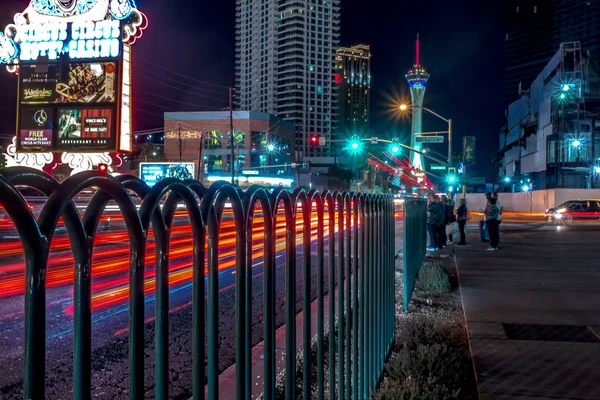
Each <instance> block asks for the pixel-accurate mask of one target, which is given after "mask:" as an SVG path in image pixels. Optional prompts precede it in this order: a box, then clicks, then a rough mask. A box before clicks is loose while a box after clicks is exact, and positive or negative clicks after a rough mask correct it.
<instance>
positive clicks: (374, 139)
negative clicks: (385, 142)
mask: <svg viewBox="0 0 600 400" xmlns="http://www.w3.org/2000/svg"><path fill="white" fill-rule="evenodd" d="M377 143H379V138H378V137H372V138H371V144H377Z"/></svg>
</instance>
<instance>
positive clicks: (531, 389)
mask: <svg viewBox="0 0 600 400" xmlns="http://www.w3.org/2000/svg"><path fill="white" fill-rule="evenodd" d="M468 239H469V240H470V241H471V244H470V245H468V246H464V247H461V246H457V248H456V259H457V266H458V272H459V279H460V286H461V292H462V299H463V306H464V310H465V316H466V320H467V328H468V331H469V338H470V345H471V351H472V354H473V361H474V364H475V370H476V373H477V380H478V388H479V394H480V398H481V399H538V400H539V399H578V400H581V399H600V258H599V255H600V251H599V250H600V246H599V245H600V228H598V227H589V226H577V225H571V226H566V227H560V228H557V227H556V226H546V227H539V228H537V229H523V231H520V232H519V231H512V232H511V233H509V234H504V235H502V236H501V243H500V250H499V251H492V252H489V251H485V249H486V248H487V245H486V244H484V243H481V242H480V241H479V235H478V234H477V235H475V234H470V235H468Z"/></svg>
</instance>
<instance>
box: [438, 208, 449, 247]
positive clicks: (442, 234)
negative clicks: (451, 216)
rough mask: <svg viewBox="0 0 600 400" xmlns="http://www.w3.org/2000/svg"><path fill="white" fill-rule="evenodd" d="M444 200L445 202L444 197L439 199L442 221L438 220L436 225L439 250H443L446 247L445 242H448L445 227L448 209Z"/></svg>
mask: <svg viewBox="0 0 600 400" xmlns="http://www.w3.org/2000/svg"><path fill="white" fill-rule="evenodd" d="M446 200H447V198H446V196H441V197H440V205H441V208H442V219H441V220H440V222H439V225H438V235H439V242H440V249H442V248H444V246H446V241H447V240H448V239H447V237H446V225H448V220H447V213H446V209H447V208H448V207H447V206H446Z"/></svg>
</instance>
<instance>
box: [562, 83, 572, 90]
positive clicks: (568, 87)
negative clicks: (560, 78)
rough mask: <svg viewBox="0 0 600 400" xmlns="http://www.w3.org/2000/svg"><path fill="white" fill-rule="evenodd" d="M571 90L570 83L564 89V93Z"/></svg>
mask: <svg viewBox="0 0 600 400" xmlns="http://www.w3.org/2000/svg"><path fill="white" fill-rule="evenodd" d="M570 89H571V86H569V84H568V83H565V84H564V85H563V87H562V90H563V92H568V91H569V90H570Z"/></svg>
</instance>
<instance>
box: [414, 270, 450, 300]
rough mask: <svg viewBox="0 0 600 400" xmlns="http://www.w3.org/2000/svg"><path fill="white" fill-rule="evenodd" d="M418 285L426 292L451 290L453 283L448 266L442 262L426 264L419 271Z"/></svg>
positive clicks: (446, 291)
mask: <svg viewBox="0 0 600 400" xmlns="http://www.w3.org/2000/svg"><path fill="white" fill-rule="evenodd" d="M417 287H418V288H419V289H420V290H423V291H425V292H439V293H448V292H450V290H451V289H452V285H451V284H450V277H449V276H448V271H446V267H445V266H444V265H441V264H424V265H423V266H422V267H421V271H420V272H419V279H418V281H417Z"/></svg>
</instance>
